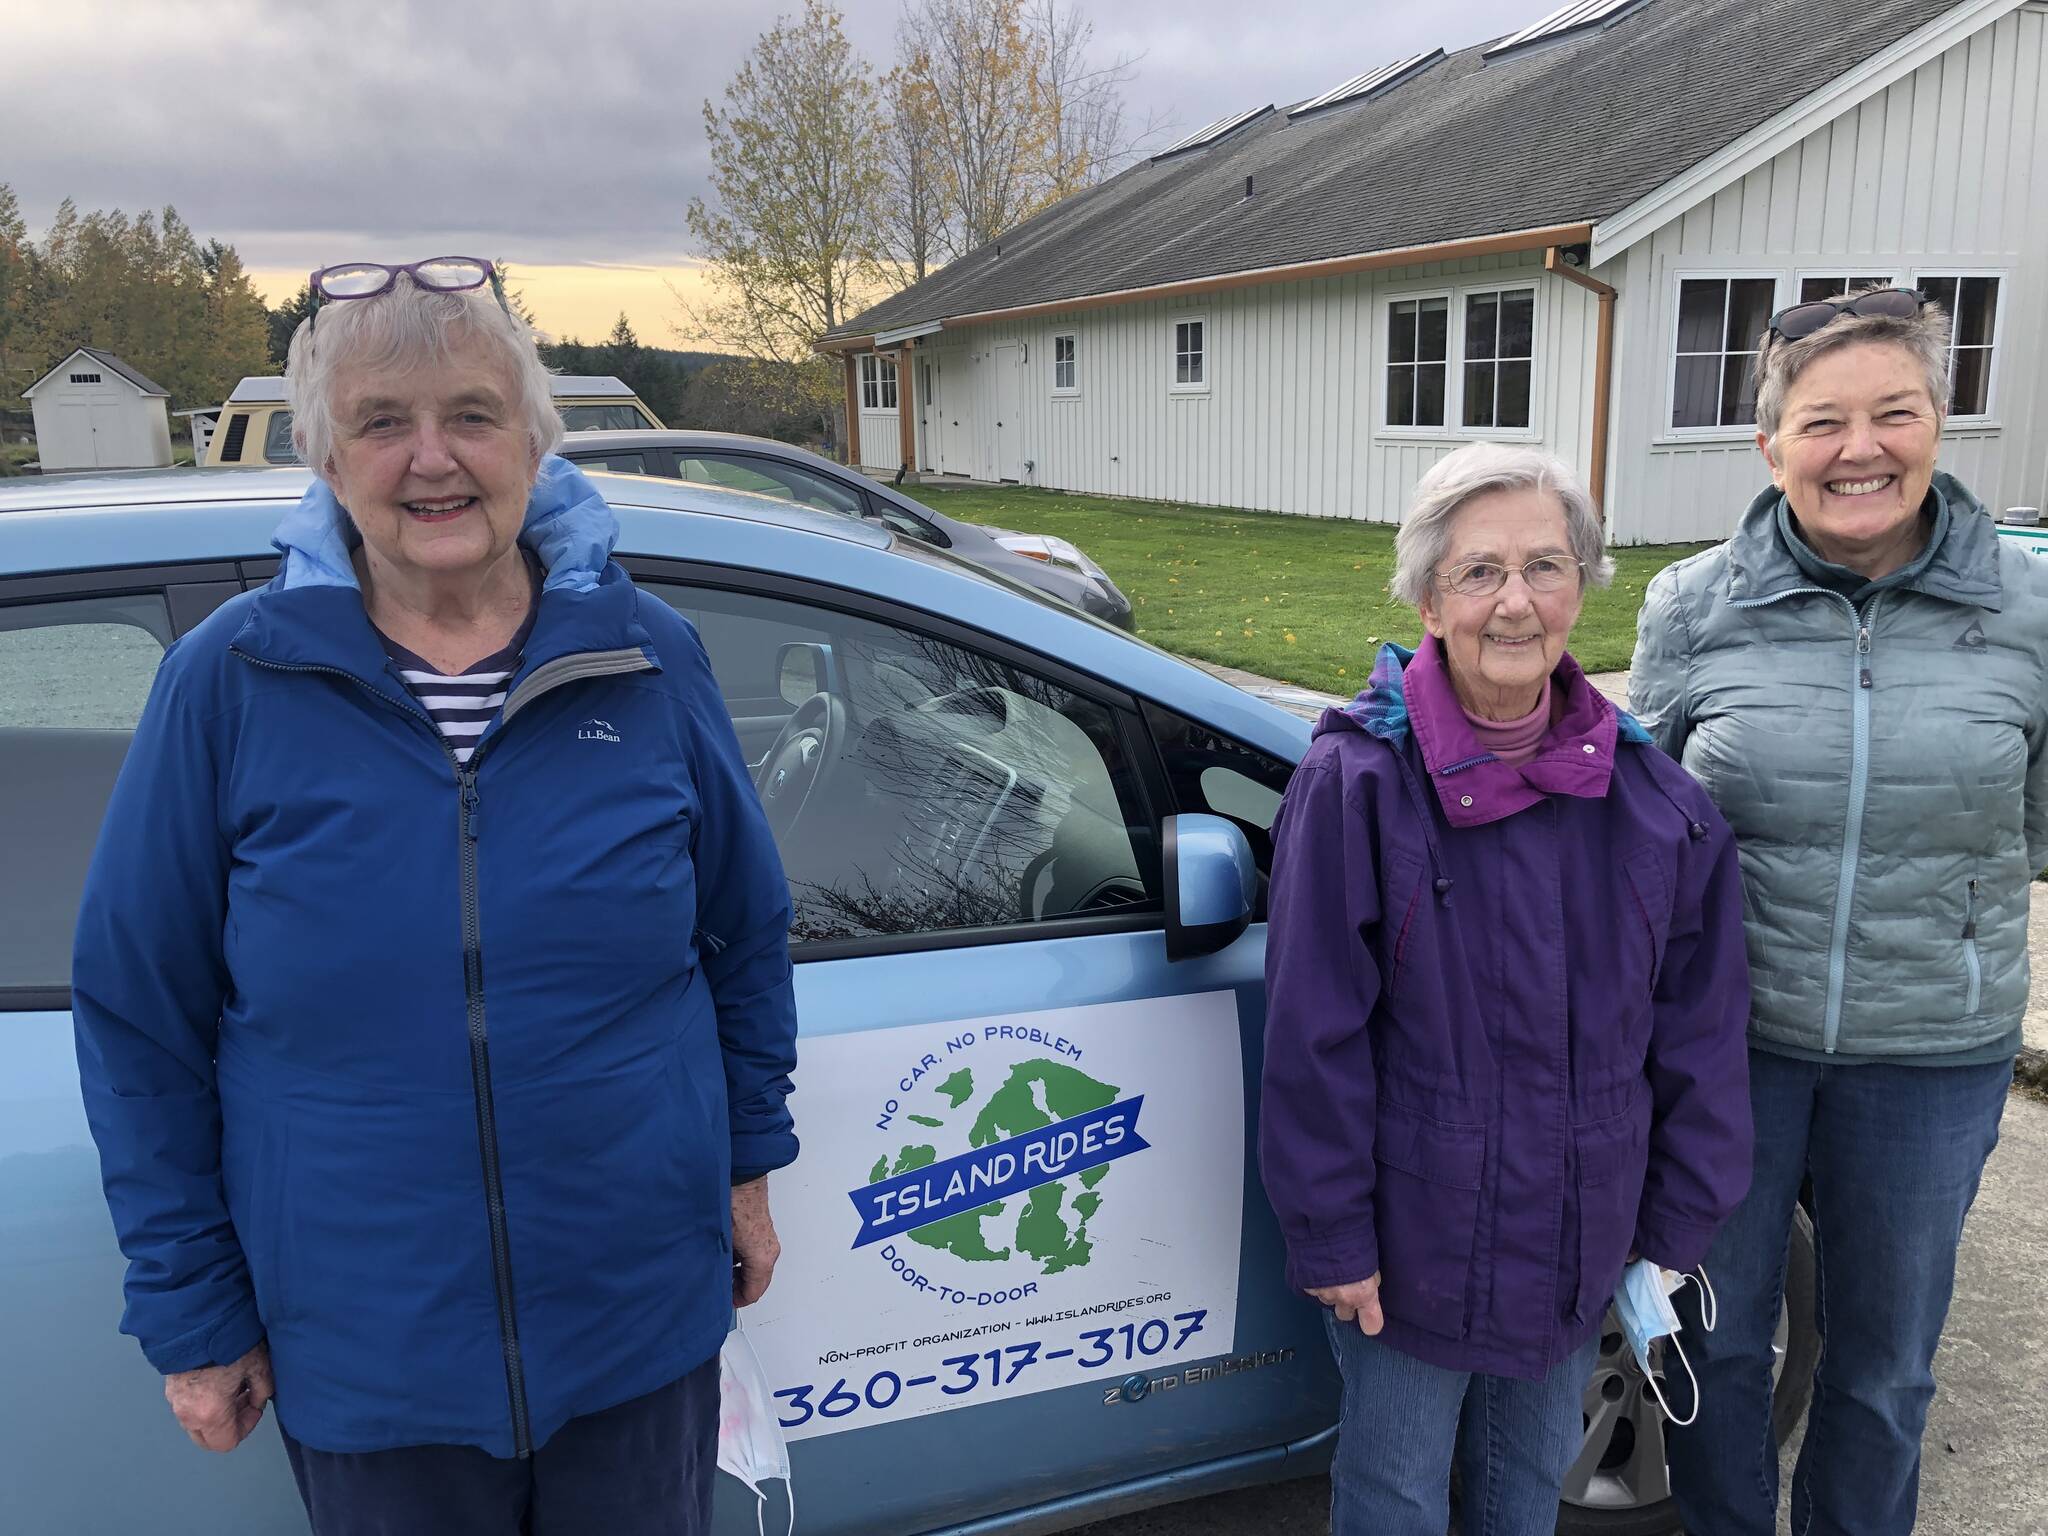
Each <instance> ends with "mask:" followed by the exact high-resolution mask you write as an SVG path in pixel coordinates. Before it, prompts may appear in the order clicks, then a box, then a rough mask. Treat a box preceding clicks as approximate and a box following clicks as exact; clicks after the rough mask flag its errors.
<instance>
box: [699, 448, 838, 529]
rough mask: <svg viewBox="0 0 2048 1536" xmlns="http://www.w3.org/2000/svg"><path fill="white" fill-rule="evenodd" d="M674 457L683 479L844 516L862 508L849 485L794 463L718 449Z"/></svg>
mask: <svg viewBox="0 0 2048 1536" xmlns="http://www.w3.org/2000/svg"><path fill="white" fill-rule="evenodd" d="M676 461H677V464H678V465H679V466H680V468H681V470H682V477H683V478H684V479H685V480H695V481H698V482H699V483H701V484H705V485H726V486H731V487H732V488H734V489H735V490H741V491H755V492H758V493H760V494H761V495H764V496H779V497H781V498H782V499H783V500H784V501H794V502H796V503H798V504H799V505H801V506H806V507H816V508H818V509H819V510H820V511H824V512H838V513H840V514H842V515H844V516H846V517H859V516H860V515H861V513H862V511H863V507H862V504H861V496H860V493H859V492H858V491H856V490H854V489H853V487H851V486H849V485H844V484H841V483H840V482H839V481H837V480H831V479H828V478H826V477H825V476H824V475H816V474H812V473H811V472H810V471H809V470H807V469H802V468H799V467H798V466H797V465H794V464H782V463H778V462H777V461H775V460H774V459H764V458H760V457H757V456H753V455H749V454H733V455H730V456H728V455H726V454H719V453H679V454H677V455H676Z"/></svg>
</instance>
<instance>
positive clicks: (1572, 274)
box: [1543, 245, 1614, 532]
mask: <svg viewBox="0 0 2048 1536" xmlns="http://www.w3.org/2000/svg"><path fill="white" fill-rule="evenodd" d="M1543 270H1544V271H1546V272H1555V273H1556V274H1557V275H1558V276H1559V277H1561V278H1563V279H1564V280H1565V281H1566V282H1572V283H1577V284H1578V285H1579V286H1580V287H1581V288H1584V289H1587V290H1589V291H1590V292H1592V293H1593V294H1594V295H1596V296H1597V297H1598V298H1599V300H1600V323H1599V328H1598V339H1597V340H1596V341H1595V342H1594V344H1593V465H1592V472H1591V473H1590V474H1589V475H1588V476H1587V482H1588V483H1587V487H1586V488H1587V490H1589V491H1590V492H1591V493H1592V496H1593V505H1594V506H1596V507H1598V508H1599V509H1600V515H1601V517H1602V519H1605V518H1606V516H1607V397H1608V394H1609V379H1610V375H1611V374H1612V373H1613V370H1614V289H1612V288H1610V287H1609V286H1608V285H1607V284H1605V283H1603V282H1601V281H1600V279H1599V278H1597V277H1589V276H1587V274H1586V273H1584V272H1582V271H1580V270H1579V269H1578V268H1577V267H1575V266H1572V265H1571V264H1570V263H1568V262H1567V261H1565V259H1564V248H1563V247H1562V246H1557V245H1553V246H1550V247H1548V248H1546V249H1545V250H1544V252H1543ZM1609 531H1610V532H1611V531H1612V529H1611V528H1610V530H1609Z"/></svg>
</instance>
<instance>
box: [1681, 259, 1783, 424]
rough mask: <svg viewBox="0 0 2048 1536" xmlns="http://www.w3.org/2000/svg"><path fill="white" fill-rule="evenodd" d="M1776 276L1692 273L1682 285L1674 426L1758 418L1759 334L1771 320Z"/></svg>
mask: <svg viewBox="0 0 2048 1536" xmlns="http://www.w3.org/2000/svg"><path fill="white" fill-rule="evenodd" d="M1777 291H1778V280H1777V279H1776V278H1774V277H1689V278H1686V279H1684V280H1683V281H1682V282H1680V283H1679V285H1678V356H1677V362H1676V367H1677V372H1676V374H1675V375H1674V378H1673V383H1672V390H1671V425H1672V426H1674V427H1737V426H1748V425H1751V424H1752V423H1754V422H1755V421H1756V370H1755V368H1754V366H1753V365H1754V363H1755V361H1756V344H1757V338H1758V337H1759V336H1761V335H1762V334H1763V332H1764V327H1765V326H1767V325H1769V324H1770V320H1771V306H1772V304H1773V303H1774V302H1775V300H1776V296H1777Z"/></svg>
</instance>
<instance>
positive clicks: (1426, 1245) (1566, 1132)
mask: <svg viewBox="0 0 2048 1536" xmlns="http://www.w3.org/2000/svg"><path fill="white" fill-rule="evenodd" d="M1552 681H1553V689H1554V693H1555V694H1556V695H1557V696H1559V697H1561V698H1562V699H1563V714H1562V715H1561V716H1560V718H1559V719H1558V720H1557V723H1556V724H1555V725H1554V726H1553V727H1552V728H1551V732H1550V735H1549V736H1548V738H1546V740H1545V742H1544V745H1543V748H1542V750H1541V751H1539V752H1538V753H1537V755H1536V757H1535V758H1534V759H1533V760H1531V761H1530V762H1528V763H1526V764H1524V765H1523V766H1521V767H1520V768H1516V767H1511V766H1510V765H1508V764H1506V763H1503V762H1501V761H1500V760H1499V759H1497V758H1495V757H1494V756H1492V754H1490V753H1488V752H1486V751H1484V750H1482V749H1481V748H1480V746H1479V743H1478V741H1477V739H1476V738H1475V737H1474V735H1473V733H1472V728H1471V726H1470V725H1469V724H1468V723H1467V722H1466V719H1465V716H1464V712H1463V711H1462V710H1461V709H1460V708H1459V706H1458V702H1457V697H1456V695H1455V694H1454V693H1453V692H1452V689H1451V684H1450V679H1449V677H1448V675H1447V674H1446V673H1445V671H1444V668H1443V662H1442V657H1441V653H1440V651H1439V650H1438V648H1437V644H1436V642H1435V641H1434V640H1433V639H1425V640H1424V641H1423V643H1422V648H1421V650H1419V651H1417V652H1414V653H1412V659H1411V653H1409V652H1408V651H1405V650H1403V649H1401V648H1400V647H1398V646H1391V645H1390V646H1386V647H1385V648H1383V649H1382V650H1381V652H1380V656H1379V662H1378V665H1377V666H1376V667H1375V668H1374V669H1373V674H1372V682H1371V684H1370V686H1369V687H1368V688H1367V689H1366V691H1365V692H1364V693H1362V694H1360V695H1359V696H1358V698H1357V700H1356V701H1355V702H1354V703H1352V704H1350V705H1349V706H1347V707H1345V708H1343V709H1341V710H1340V709H1332V710H1328V711H1325V712H1324V715H1323V718H1322V720H1321V721H1320V722H1319V723H1318V724H1317V726H1316V732H1315V740H1314V742H1313V743H1312V744H1311V745H1310V747H1309V750H1308V755H1307V756H1306V757H1305V758H1303V759H1302V763H1301V767H1300V768H1299V769H1298V770H1297V771H1296V772H1295V775H1294V779H1293V782H1292V783H1290V784H1289V785H1288V789H1287V798H1286V800H1285V802H1284V804H1283V805H1282V807H1281V811H1280V817H1279V820H1278V822H1277V823H1276V824H1275V827H1274V851H1273V880H1272V890H1271V926H1270V929H1269V932H1268V935H1267V941H1266V991H1267V1014H1266V1068H1265V1084H1264V1091H1263V1100H1262V1110H1261V1124H1260V1131H1259V1151H1260V1161H1261V1165H1262V1167H1263V1170H1264V1173H1265V1182H1266V1191H1267V1194H1268V1195H1269V1196H1270V1198H1271V1200H1272V1203H1273V1208H1274V1210H1275V1211H1276V1212H1277V1213H1278V1214H1279V1218H1280V1227H1281V1231H1282V1233H1283V1234H1284V1236H1285V1238H1286V1241H1287V1278H1288V1282H1289V1284H1291V1285H1294V1286H1296V1287H1300V1288H1307V1287H1309V1286H1325V1285H1343V1284H1347V1283H1349V1282H1351V1281H1354V1280H1363V1279H1365V1278H1366V1277H1367V1276H1369V1275H1371V1274H1372V1273H1373V1272H1374V1271H1375V1270H1377V1271H1379V1272H1380V1273H1381V1281H1380V1301H1381V1306H1382V1308H1383V1309H1384V1311H1385V1314H1386V1319H1387V1325H1386V1332H1385V1333H1383V1334H1382V1335H1381V1337H1382V1338H1383V1339H1384V1340H1385V1341H1386V1342H1388V1343H1390V1344H1392V1345H1394V1346H1395V1347H1396V1348H1399V1349H1402V1350H1405V1351H1406V1352H1407V1353H1409V1354H1411V1355H1414V1356H1416V1357H1417V1358H1419V1359H1422V1360H1425V1361H1428V1362H1429V1363H1431V1364H1434V1365H1439V1366H1443V1367H1446V1368H1448V1369H1453V1370H1464V1371H1479V1372H1484V1373H1487V1374H1491V1375H1501V1376H1518V1377H1524V1378H1529V1379H1534V1378H1537V1377H1540V1376H1542V1375H1544V1374H1545V1373H1546V1372H1548V1371H1549V1369H1550V1368H1551V1367H1552V1366H1554V1365H1556V1364H1557V1363H1558V1362H1559V1361H1560V1360H1562V1359H1564V1358H1565V1357H1566V1356H1567V1355H1568V1354H1570V1353H1571V1351H1572V1350H1574V1349H1576V1348H1577V1347H1578V1346H1579V1345H1580V1344H1582V1343H1584V1342H1585V1340H1586V1339H1587V1337H1589V1336H1590V1335H1591V1334H1592V1333H1593V1332H1594V1330H1596V1329H1597V1328H1598V1327H1599V1326H1600V1322H1601V1319H1602V1317H1603V1316H1604V1315H1605V1313H1606V1310H1607V1304H1608V1301H1609V1299H1610V1298H1611V1297H1612V1295H1613V1292H1614V1287H1615V1284H1616V1282H1617V1281H1618V1279H1619V1278H1620V1275H1621V1271H1622V1267H1623V1265H1624V1264H1625V1262H1626V1261H1627V1258H1628V1255H1629V1253H1630V1252H1631V1251H1632V1250H1633V1251H1638V1252H1640V1253H1642V1254H1643V1255H1645V1256H1646V1257H1648V1258H1651V1259H1654V1260H1656V1261H1657V1262H1658V1263H1659V1264H1662V1265H1665V1266H1666V1267H1668V1268H1671V1269H1681V1270H1682V1269H1690V1268H1691V1267H1692V1266H1694V1265H1695V1264H1698V1263H1699V1262H1700V1260H1701V1259H1702V1258H1703V1257H1704V1256H1705V1254H1706V1251H1707V1244H1708V1242H1709V1241H1710V1240H1711V1239H1712V1237H1713V1235H1714V1232H1715V1230H1716V1229H1717V1228H1718V1227H1719V1226H1720V1224H1721V1222H1722V1221H1723V1220H1724V1219H1725V1218H1726V1217H1727V1215H1728V1214H1729V1212H1730V1211H1732V1210H1733V1209H1734V1207H1735V1205H1736V1202H1737V1201H1739V1200H1740V1199H1741V1198H1742V1196H1743V1194H1744V1192H1745V1191H1746V1190H1747V1189H1748V1187H1749V1173H1750V1147H1751V1142H1750V1136H1751V1128H1750V1113H1749V1067H1748V1057H1747V1053H1746V1046H1745V1043H1744V1029H1745V1025H1746V1023H1747V1020H1748V1012H1749V973H1748V966H1747V961H1746V959H1745V958H1744V948H1743V936H1742V889H1741V881H1740V876H1739V874H1738V872H1737V869H1736V863H1735V841H1734V838H1733V836H1732V835H1731V834H1730V832H1729V830H1728V827H1727V824H1726V823H1725V822H1723V821H1722V820H1721V817H1720V815H1719V814H1718V813H1717V812H1716V811H1715V810H1714V807H1713V805H1712V803H1711V802H1710V801H1709V800H1708V799H1707V797H1706V795H1705V793H1704V792H1703V791H1702V790H1701V789H1700V788H1699V786H1698V785H1697V784H1695V783H1694V782H1693V781H1692V779H1691V778H1689V777H1688V776H1687V775H1686V773H1685V770H1684V769H1682V768H1680V767H1679V766H1678V765H1677V764H1676V763H1674V762H1672V761H1671V760H1670V759H1669V758H1667V757H1665V756H1664V755H1663V754H1662V753H1661V752H1659V751H1657V750H1656V748H1655V747H1653V746H1651V745H1649V737H1648V736H1647V735H1646V734H1645V733H1644V732H1643V729H1642V727H1640V726H1639V725H1637V724H1636V723H1635V721H1634V720H1632V719H1629V718H1628V717H1627V716H1625V715H1618V714H1617V712H1616V711H1615V708H1614V706H1613V705H1611V704H1609V703H1608V702H1607V700H1606V699H1605V698H1603V697H1602V696H1601V695H1600V694H1599V693H1598V692H1597V691H1596V690H1595V689H1594V688H1593V686H1592V685H1591V684H1590V683H1588V682H1587V681H1586V678H1585V674H1584V673H1582V672H1581V671H1580V670H1579V667H1578V664H1577V663H1576V662H1574V661H1573V660H1572V659H1571V658H1570V657H1569V656H1567V657H1565V658H1564V659H1563V660H1562V661H1561V662H1560V663H1559V664H1558V668H1557V671H1556V673H1555V674H1554V675H1553V679H1552Z"/></svg>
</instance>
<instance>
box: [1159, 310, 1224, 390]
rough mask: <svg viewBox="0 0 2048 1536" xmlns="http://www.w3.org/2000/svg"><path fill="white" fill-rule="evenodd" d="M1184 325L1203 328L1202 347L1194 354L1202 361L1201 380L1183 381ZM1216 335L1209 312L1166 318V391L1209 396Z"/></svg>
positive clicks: (1213, 371)
mask: <svg viewBox="0 0 2048 1536" xmlns="http://www.w3.org/2000/svg"><path fill="white" fill-rule="evenodd" d="M1184 325H1199V326H1200V327H1201V328H1202V350H1201V351H1200V352H1198V353H1194V354H1192V355H1194V356H1197V357H1199V358H1201V360H1202V377H1201V381H1200V382H1199V383H1189V384H1183V383H1181V382H1180V328H1181V327H1182V326H1184ZM1215 356H1216V337H1215V333H1214V332H1213V331H1211V330H1210V329H1209V316H1208V313H1207V312H1206V311H1198V312H1196V313H1193V314H1185V315H1169V316H1168V317H1167V321H1166V390H1167V393H1168V394H1173V395H1206V394H1208V393H1209V380H1210V378H1211V376H1212V375H1213V374H1214V373H1215V370H1214V369H1213V368H1211V367H1210V366H1209V364H1210V363H1211V362H1212V361H1214V360H1215Z"/></svg>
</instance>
